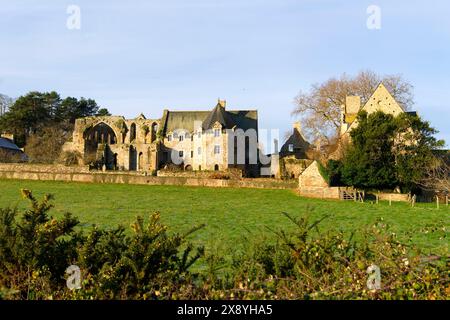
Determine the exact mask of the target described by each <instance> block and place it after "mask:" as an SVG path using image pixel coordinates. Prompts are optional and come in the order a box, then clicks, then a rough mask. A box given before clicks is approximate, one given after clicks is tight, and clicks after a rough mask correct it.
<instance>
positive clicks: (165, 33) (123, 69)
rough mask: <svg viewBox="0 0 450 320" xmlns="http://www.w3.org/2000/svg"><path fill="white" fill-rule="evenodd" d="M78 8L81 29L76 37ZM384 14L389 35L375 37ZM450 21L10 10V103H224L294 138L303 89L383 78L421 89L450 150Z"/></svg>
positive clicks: (265, 8)
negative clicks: (56, 98) (53, 99)
mask: <svg viewBox="0 0 450 320" xmlns="http://www.w3.org/2000/svg"><path fill="white" fill-rule="evenodd" d="M72 4H74V5H78V6H79V7H80V9H81V29H80V30H69V29H68V28H67V27H66V20H67V18H68V17H69V14H67V12H66V10H67V7H68V6H69V5H72ZM372 4H373V5H378V6H379V7H380V8H381V29H380V30H369V29H368V28H367V27H366V21H367V18H368V16H369V15H368V14H367V12H366V10H367V7H368V6H369V5H372ZM449 16H450V2H449V1H446V0H441V1H414V0H409V1H403V0H398V1H397V0H396V1H393V0H390V1H376V0H370V1H364V0H357V1H356V0H354V1H350V0H341V1H332V0H322V1H321V0H304V1H303V0H297V1H289V0H271V1H268V0H252V1H246V0H226V1H206V0H195V1H189V0H184V1H182V0H176V1H175V0H164V1H156V0H153V1H151V0H150V1H132V0H131V1H111V0H110V1H92V0H86V1H85V0H83V1H81V0H78V1H77V0H71V1H54V0H53V1H50V0H41V1H30V0H28V1H20V0H15V1H5V0H0V43H1V47H0V48H1V50H0V93H3V94H7V95H9V96H12V97H17V96H19V95H22V94H25V93H26V92H28V91H31V90H39V91H50V90H55V91H57V92H59V93H60V94H61V95H62V96H75V97H81V96H83V97H89V98H94V99H95V100H96V101H97V102H98V103H99V104H100V105H101V106H104V107H107V108H108V109H109V110H110V111H111V112H112V113H113V114H120V115H125V116H126V117H135V116H137V115H138V114H139V113H140V112H143V113H144V114H145V115H146V116H147V117H148V118H158V117H160V116H161V114H162V110H163V109H164V108H169V109H173V110H190V109H196V110H197V109H198V110H202V109H204V110H208V109H211V108H212V107H214V105H215V103H216V102H217V98H219V97H220V98H221V99H226V100H227V103H228V107H229V108H242V109H248V108H250V109H254V108H257V109H258V110H259V119H260V123H259V125H260V128H267V129H271V128H279V129H280V130H281V133H282V134H283V133H284V132H286V131H288V130H290V128H291V124H292V122H293V121H294V119H293V118H292V117H291V111H292V109H293V107H294V105H293V98H294V97H295V96H296V94H297V93H298V92H299V90H307V89H308V88H309V86H310V85H311V84H313V83H317V82H322V81H324V80H326V79H328V78H330V77H332V76H339V75H340V74H342V73H344V72H346V73H348V74H355V73H357V72H358V71H360V70H364V69H371V70H373V71H375V72H377V73H380V74H401V75H403V77H404V78H405V79H407V80H408V81H410V82H411V83H412V84H413V85H414V93H415V100H416V105H415V107H414V109H416V110H418V111H419V114H420V115H422V117H424V118H425V119H427V120H429V121H431V123H432V124H433V125H434V126H435V127H436V128H437V129H438V130H439V131H441V133H440V134H439V137H440V138H444V139H446V140H447V141H450V125H449V123H450V121H449V120H450V101H449V98H448V93H449V92H450V19H449Z"/></svg>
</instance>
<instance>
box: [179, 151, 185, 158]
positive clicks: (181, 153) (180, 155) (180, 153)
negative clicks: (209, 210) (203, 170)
mask: <svg viewBox="0 0 450 320" xmlns="http://www.w3.org/2000/svg"><path fill="white" fill-rule="evenodd" d="M183 155H184V153H183V150H180V151H178V156H179V157H180V158H183Z"/></svg>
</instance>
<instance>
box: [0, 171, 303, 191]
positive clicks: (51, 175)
mask: <svg viewBox="0 0 450 320" xmlns="http://www.w3.org/2000/svg"><path fill="white" fill-rule="evenodd" d="M0 179H21V180H43V181H45V180H49V181H67V182H88V183H128V184H146V185H175V186H202V187H235V188H261V189H295V188H296V187H297V183H296V182H286V181H280V180H275V179H259V178H255V179H242V180H231V179H230V180H221V179H206V178H188V177H155V176H145V175H142V174H141V175H139V174H126V173H124V172H121V173H114V172H90V173H89V172H87V173H83V172H76V173H64V172H38V171H35V172H31V171H28V172H25V171H22V172H18V171H4V170H3V171H0Z"/></svg>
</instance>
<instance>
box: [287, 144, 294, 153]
mask: <svg viewBox="0 0 450 320" xmlns="http://www.w3.org/2000/svg"><path fill="white" fill-rule="evenodd" d="M288 147H289V152H294V145H293V144H290V145H289V146H288Z"/></svg>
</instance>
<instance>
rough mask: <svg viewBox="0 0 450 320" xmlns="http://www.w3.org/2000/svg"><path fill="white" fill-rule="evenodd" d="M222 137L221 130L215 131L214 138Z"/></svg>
mask: <svg viewBox="0 0 450 320" xmlns="http://www.w3.org/2000/svg"><path fill="white" fill-rule="evenodd" d="M219 136H220V129H214V137H219Z"/></svg>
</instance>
